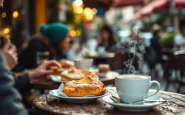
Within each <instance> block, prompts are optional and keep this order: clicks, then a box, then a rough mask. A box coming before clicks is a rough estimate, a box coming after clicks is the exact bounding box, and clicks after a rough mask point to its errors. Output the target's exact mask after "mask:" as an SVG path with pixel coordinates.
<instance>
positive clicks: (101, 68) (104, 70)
mask: <svg viewBox="0 0 185 115" xmlns="http://www.w3.org/2000/svg"><path fill="white" fill-rule="evenodd" d="M98 69H99V72H100V73H107V72H109V71H110V66H109V65H108V64H99V65H98Z"/></svg>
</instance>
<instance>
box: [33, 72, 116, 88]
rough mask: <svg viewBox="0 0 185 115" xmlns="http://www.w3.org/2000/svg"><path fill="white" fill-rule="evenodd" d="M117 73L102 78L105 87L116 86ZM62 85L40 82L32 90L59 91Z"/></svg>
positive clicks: (109, 73) (34, 84)
mask: <svg viewBox="0 0 185 115" xmlns="http://www.w3.org/2000/svg"><path fill="white" fill-rule="evenodd" d="M117 74H118V73H117V72H114V71H110V72H108V74H107V77H100V78H99V80H100V81H102V82H103V83H104V85H105V86H106V85H110V84H114V78H115V76H116V75H117ZM59 85H60V83H57V82H53V81H40V82H37V83H31V88H33V89H49V90H52V89H57V88H58V87H59Z"/></svg>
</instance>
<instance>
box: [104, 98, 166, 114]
mask: <svg viewBox="0 0 185 115" xmlns="http://www.w3.org/2000/svg"><path fill="white" fill-rule="evenodd" d="M113 95H114V96H117V97H118V94H113ZM110 96H111V95H107V96H104V97H102V98H101V101H103V102H105V103H108V104H110V105H112V106H114V107H115V108H117V109H120V110H123V111H130V112H139V111H147V110H149V109H151V108H152V107H155V106H158V105H160V104H162V103H164V102H153V103H137V104H125V103H116V102H114V101H112V100H111V99H110ZM148 100H163V99H162V98H161V97H158V96H152V97H149V98H148Z"/></svg>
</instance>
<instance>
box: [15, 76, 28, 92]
mask: <svg viewBox="0 0 185 115" xmlns="http://www.w3.org/2000/svg"><path fill="white" fill-rule="evenodd" d="M14 79H15V88H16V89H17V90H18V91H19V92H20V93H21V94H22V93H25V92H28V91H29V90H30V79H29V77H28V73H26V74H24V75H21V76H18V77H17V76H14Z"/></svg>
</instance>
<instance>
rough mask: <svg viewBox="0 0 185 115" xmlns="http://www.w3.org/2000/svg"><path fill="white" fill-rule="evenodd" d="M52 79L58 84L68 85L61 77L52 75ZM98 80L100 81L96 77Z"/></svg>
mask: <svg viewBox="0 0 185 115" xmlns="http://www.w3.org/2000/svg"><path fill="white" fill-rule="evenodd" d="M50 78H51V80H52V81H54V82H57V83H66V82H68V81H62V80H61V77H60V76H59V75H50ZM96 78H97V79H99V77H98V76H96ZM71 81H72V80H71Z"/></svg>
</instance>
